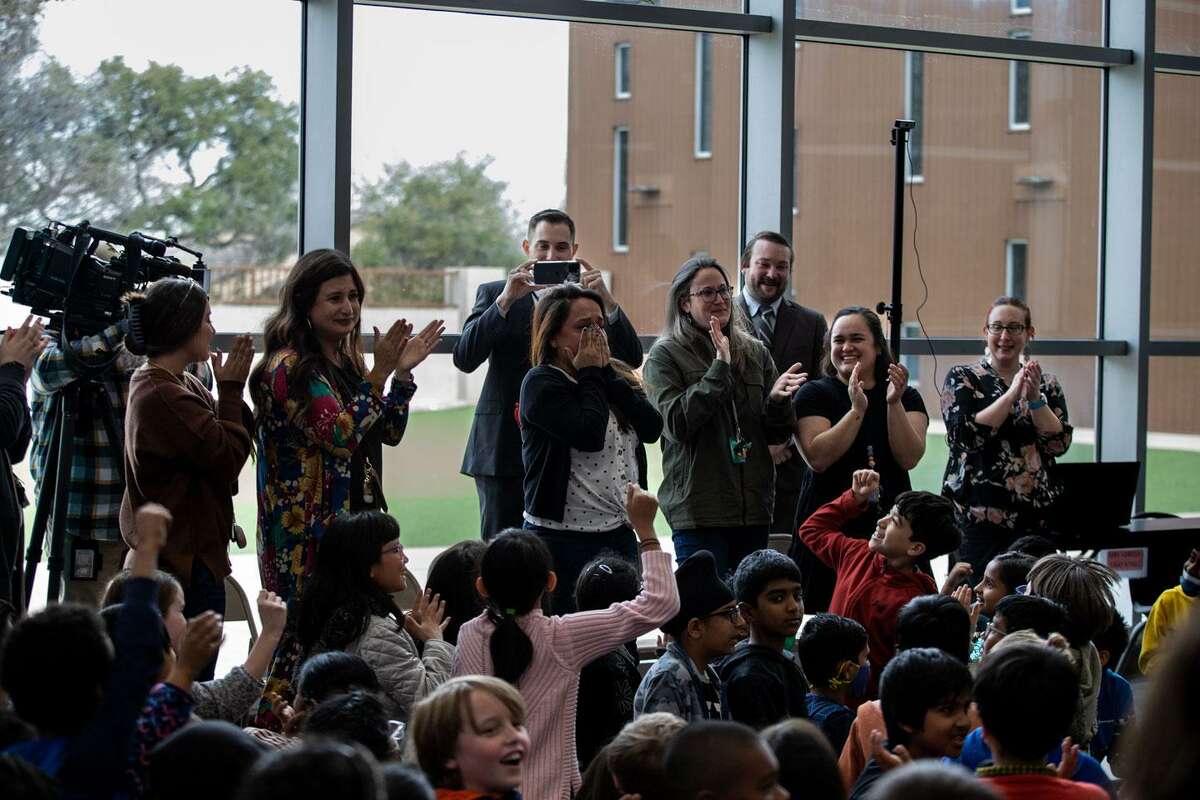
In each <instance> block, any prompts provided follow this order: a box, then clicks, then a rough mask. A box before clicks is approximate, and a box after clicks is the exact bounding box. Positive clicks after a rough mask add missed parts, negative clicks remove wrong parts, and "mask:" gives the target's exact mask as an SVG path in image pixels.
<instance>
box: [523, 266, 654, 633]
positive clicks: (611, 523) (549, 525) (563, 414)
mask: <svg viewBox="0 0 1200 800" xmlns="http://www.w3.org/2000/svg"><path fill="white" fill-rule="evenodd" d="M604 321H605V314H604V302H603V300H601V298H600V295H599V294H597V293H596V292H594V291H592V290H591V289H584V288H582V287H580V286H578V285H575V284H564V285H562V286H559V287H556V288H554V289H551V290H549V291H547V292H546V293H545V294H544V295H542V297H541V298H540V299H539V300H538V303H537V307H536V308H535V309H534V313H533V337H532V345H531V348H530V359H529V360H530V363H532V364H533V365H534V367H533V369H531V370H530V371H529V373H528V374H526V376H525V380H524V381H523V382H522V384H521V403H520V422H521V455H522V458H523V460H524V462H525V484H524V488H525V528H527V529H529V530H532V531H534V532H536V533H537V534H538V536H540V537H541V539H542V541H544V542H545V543H546V546H547V547H548V548H549V549H550V553H551V555H552V556H553V558H554V569H555V572H556V573H557V575H558V589H557V591H555V593H554V610H555V612H556V613H560V614H565V613H569V612H571V611H574V610H575V599H574V594H573V593H574V587H575V579H576V578H577V577H578V575H579V572H580V570H582V569H583V566H584V565H585V564H587V563H588V562H589V561H591V560H592V559H594V558H595V557H596V556H597V555H599V554H600V552H601V551H603V550H612V551H615V552H617V553H620V554H621V555H623V556H625V557H626V558H628V559H629V560H630V561H634V562H636V561H637V547H636V544H635V540H636V537H635V536H634V532H633V529H632V528H631V527H630V525H629V517H628V514H627V512H626V509H625V490H626V486H627V485H628V484H630V483H637V484H639V485H641V486H642V487H643V488H644V487H645V485H646V451H645V448H644V445H645V444H646V443H648V442H655V441H657V440H658V436H659V434H660V433H661V432H662V418H661V417H660V416H659V415H658V412H657V411H655V410H654V406H652V405H651V404H650V403H649V401H647V400H646V395H645V392H644V391H643V390H642V385H641V381H640V380H638V378H637V376H636V375H635V374H634V372H633V370H631V369H630V368H629V367H628V366H626V365H625V364H623V363H621V362H620V361H618V360H616V359H614V358H612V356H611V355H610V353H609V349H608V337H607V336H606V335H605V332H604Z"/></svg>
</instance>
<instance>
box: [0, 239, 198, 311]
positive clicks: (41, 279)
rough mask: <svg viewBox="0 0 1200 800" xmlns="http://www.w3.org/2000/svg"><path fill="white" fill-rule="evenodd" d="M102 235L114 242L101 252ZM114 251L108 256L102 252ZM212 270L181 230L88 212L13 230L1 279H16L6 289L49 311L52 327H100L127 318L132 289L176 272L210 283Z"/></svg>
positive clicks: (33, 308) (22, 302)
mask: <svg viewBox="0 0 1200 800" xmlns="http://www.w3.org/2000/svg"><path fill="white" fill-rule="evenodd" d="M102 242H105V243H108V244H109V245H112V246H113V247H110V248H105V251H101V253H99V254H98V253H97V248H98V247H99V246H100V244H101V243H102ZM115 248H120V250H116V249H115ZM168 248H173V249H177V250H182V251H183V252H186V253H190V254H191V255H193V256H194V257H195V259H196V260H195V263H194V264H193V265H192V266H190V267H189V266H187V265H185V264H183V263H182V262H181V261H180V260H179V259H178V258H176V257H175V256H173V255H168V254H167V249H168ZM109 253H111V256H109V257H108V258H107V260H106V258H105V257H102V255H103V256H108V255H109ZM207 272H208V268H207V267H206V266H205V265H204V257H203V255H202V254H201V253H199V252H197V251H195V250H191V249H189V248H187V247H184V246H183V245H181V244H179V242H178V241H177V240H176V239H174V238H170V239H156V238H154V237H152V236H146V235H145V234H141V233H138V232H136V231H135V232H133V233H130V234H128V235H123V234H119V233H113V232H112V231H106V230H103V229H101V228H94V227H92V226H91V225H90V224H89V223H88V222H87V221H86V220H84V221H83V222H81V223H79V224H78V225H65V224H63V223H61V222H55V221H51V223H50V224H49V225H47V226H46V227H45V228H43V229H41V230H36V231H35V230H32V229H30V228H17V229H16V230H15V231H14V232H13V236H12V242H11V243H10V244H9V246H8V254H7V255H6V256H5V258H4V267H3V269H0V280H6V281H12V287H11V288H10V289H8V290H6V291H5V292H4V293H5V294H8V295H9V296H11V297H12V299H13V302H14V303H18V304H20V305H23V306H29V307H30V310H31V311H32V312H33V313H34V314H37V315H40V316H45V317H49V318H50V320H51V327H55V328H58V327H60V326H62V327H61V329H63V330H68V329H77V330H79V331H80V332H81V333H83V334H93V333H97V332H99V331H101V330H103V329H104V328H106V327H108V326H109V325H112V324H114V323H116V322H118V321H120V319H121V317H122V316H123V315H124V310H123V307H122V303H121V297H122V296H123V295H124V294H125V293H126V292H128V291H130V290H132V289H135V288H138V287H140V286H144V285H145V284H147V283H153V282H154V281H156V280H158V279H159V278H165V277H169V276H175V277H180V278H190V279H192V280H194V281H196V282H198V283H200V284H201V285H204V284H205V280H204V279H205V277H206V275H207Z"/></svg>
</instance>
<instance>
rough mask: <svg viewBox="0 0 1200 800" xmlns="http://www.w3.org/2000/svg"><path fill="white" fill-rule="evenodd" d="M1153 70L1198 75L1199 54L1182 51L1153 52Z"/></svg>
mask: <svg viewBox="0 0 1200 800" xmlns="http://www.w3.org/2000/svg"><path fill="white" fill-rule="evenodd" d="M1154 71H1155V72H1172V73H1175V74H1176V75H1200V56H1189V55H1184V54H1182V53H1155V54H1154Z"/></svg>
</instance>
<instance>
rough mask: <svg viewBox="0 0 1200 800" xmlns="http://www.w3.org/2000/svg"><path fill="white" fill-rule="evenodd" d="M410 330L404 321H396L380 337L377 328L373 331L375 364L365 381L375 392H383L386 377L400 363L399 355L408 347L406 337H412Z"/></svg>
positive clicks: (410, 326) (407, 323)
mask: <svg viewBox="0 0 1200 800" xmlns="http://www.w3.org/2000/svg"><path fill="white" fill-rule="evenodd" d="M412 329H413V326H412V325H410V324H409V322H408V320H406V319H398V320H396V321H395V322H393V323H392V327H390V328H388V331H387V333H385V334H382V335H381V334H380V333H379V328H375V329H374V331H375V364H374V366H372V367H371V371H370V372H368V373H367V380H369V381H370V382H371V385H372V386H374V387H375V389H376V391H379V392H382V391H383V386H384V384H385V383H387V379H388V376H389V375H391V374H392V373H393V372H394V371H395V370H396V364H397V363H398V362H399V361H400V354H401V353H403V352H404V350H405V348H406V347H407V345H408V337H409V336H411V335H412Z"/></svg>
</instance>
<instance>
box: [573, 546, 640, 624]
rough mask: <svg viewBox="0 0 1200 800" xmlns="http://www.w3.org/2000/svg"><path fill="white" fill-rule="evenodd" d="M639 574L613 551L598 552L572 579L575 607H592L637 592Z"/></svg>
mask: <svg viewBox="0 0 1200 800" xmlns="http://www.w3.org/2000/svg"><path fill="white" fill-rule="evenodd" d="M641 590H642V578H641V576H640V575H638V571H637V567H635V566H634V565H633V562H632V561H630V560H629V559H627V558H624V557H623V556H620V555H618V554H616V553H612V552H609V553H601V554H600V555H599V556H598V557H596V558H593V559H592V560H591V561H589V562H588V563H587V564H586V565H585V566H584V568H583V569H582V570H580V572H579V578H578V579H576V581H575V607H576V608H577V609H579V610H580V611H596V610H598V609H603V608H608V607H609V606H611V605H612V604H613V603H623V602H625V601H627V600H632V599H633V598H635V597H637V596H638V592H640V591H641Z"/></svg>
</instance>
